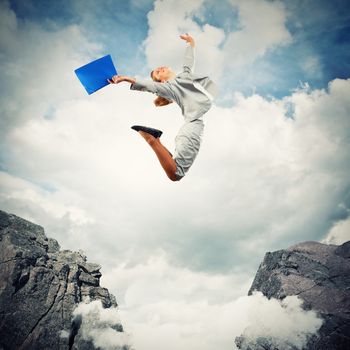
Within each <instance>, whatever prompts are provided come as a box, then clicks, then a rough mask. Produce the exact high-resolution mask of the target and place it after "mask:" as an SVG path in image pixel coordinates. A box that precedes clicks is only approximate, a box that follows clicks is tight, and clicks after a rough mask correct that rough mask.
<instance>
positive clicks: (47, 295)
mask: <svg viewBox="0 0 350 350" xmlns="http://www.w3.org/2000/svg"><path fill="white" fill-rule="evenodd" d="M100 268H101V267H100V266H99V265H97V264H93V263H89V262H87V260H86V256H85V255H84V254H83V253H82V252H72V251H68V250H60V246H59V244H58V243H57V241H56V240H54V239H52V238H47V237H46V236H45V233H44V230H43V228H42V227H40V226H38V225H35V224H33V223H31V222H28V221H26V220H24V219H21V218H19V217H17V216H15V215H10V214H7V213H5V212H3V211H0V349H1V350H9V349H16V350H17V349H33V350H34V349H36V350H38V349H45V350H46V349H52V350H54V349H60V350H61V349H79V350H90V349H91V350H92V349H96V347H95V346H94V344H93V343H92V341H91V340H89V339H88V340H86V337H85V338H84V337H83V336H82V335H81V332H79V330H80V325H81V322H82V319H81V316H80V317H78V316H77V317H73V311H74V310H75V309H76V307H77V305H78V304H79V303H80V302H82V301H83V300H84V299H86V298H89V299H90V300H100V301H101V302H102V305H103V308H115V307H116V306H117V303H116V301H115V298H114V297H113V295H111V294H110V293H109V292H108V290H107V289H106V288H102V287H101V286H100V283H99V279H100V277H101V273H100ZM112 328H113V329H114V330H115V331H117V332H123V327H122V326H121V324H120V323H119V322H118V321H117V320H116V322H115V324H114V325H112ZM116 349H127V347H125V346H123V347H116Z"/></svg>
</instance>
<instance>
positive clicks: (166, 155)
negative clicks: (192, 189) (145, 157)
mask: <svg viewBox="0 0 350 350" xmlns="http://www.w3.org/2000/svg"><path fill="white" fill-rule="evenodd" d="M139 134H140V135H141V136H142V137H143V138H144V139H145V140H146V142H147V143H148V144H149V145H150V146H151V148H152V149H153V151H154V153H155V154H156V155H157V157H158V160H159V162H160V164H161V166H162V167H163V169H164V171H165V172H166V174H167V176H168V178H169V179H170V180H172V181H177V180H178V178H177V176H176V175H175V172H176V163H175V161H174V159H173V157H172V156H171V154H170V152H169V151H168V150H167V149H166V148H165V147H164V146H163V145H162V144H161V142H160V139H159V138H155V137H154V136H152V135H151V134H148V133H147V132H144V131H139Z"/></svg>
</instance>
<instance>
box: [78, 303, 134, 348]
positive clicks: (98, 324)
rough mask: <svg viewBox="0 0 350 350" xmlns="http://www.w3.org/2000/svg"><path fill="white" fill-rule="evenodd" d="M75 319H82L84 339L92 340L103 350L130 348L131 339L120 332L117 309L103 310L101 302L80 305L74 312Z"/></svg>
mask: <svg viewBox="0 0 350 350" xmlns="http://www.w3.org/2000/svg"><path fill="white" fill-rule="evenodd" d="M73 316H74V317H81V319H82V322H81V326H80V329H79V334H80V335H81V337H82V339H85V340H90V341H92V342H93V344H94V345H95V347H96V348H99V349H101V350H118V349H119V350H122V349H123V350H125V349H129V348H130V347H129V346H130V337H129V335H128V334H127V333H125V332H118V331H117V330H116V329H115V327H116V326H118V325H120V324H121V322H120V318H119V314H118V310H117V308H107V309H105V308H103V306H102V303H101V301H100V300H94V301H91V302H90V301H87V302H82V303H80V304H79V305H78V306H77V308H76V309H75V310H74V311H73Z"/></svg>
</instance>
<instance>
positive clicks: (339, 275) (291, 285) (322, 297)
mask: <svg viewBox="0 0 350 350" xmlns="http://www.w3.org/2000/svg"><path fill="white" fill-rule="evenodd" d="M254 291H260V292H262V293H263V294H264V295H265V296H266V297H267V298H269V299H270V298H276V299H279V300H282V299H284V298H285V297H286V296H290V295H296V296H298V297H299V298H301V299H302V300H303V308H304V309H305V310H314V311H316V312H317V314H318V315H319V316H320V317H321V318H322V319H323V324H322V326H321V328H320V329H319V332H318V334H316V335H314V336H312V337H311V338H310V339H309V341H308V343H307V346H306V348H305V349H307V350H321V349H322V350H345V349H350V241H348V242H346V243H344V244H343V245H340V246H336V245H327V244H322V243H318V242H304V243H300V244H297V245H294V246H292V247H290V248H288V249H285V250H279V251H275V252H272V253H270V252H269V253H266V255H265V257H264V260H263V262H262V263H261V264H260V267H259V269H258V271H257V274H256V276H255V279H254V281H253V284H252V286H251V288H250V290H249V292H248V294H249V295H251V294H252V293H253V292H254ZM235 343H236V345H237V347H238V348H239V349H242V350H272V349H273V350H275V349H276V347H275V346H274V344H273V342H272V341H271V339H266V338H258V339H253V340H252V339H247V338H246V337H244V335H242V336H240V337H237V338H236V340H235ZM288 349H295V348H294V347H292V346H291V347H290V348H288Z"/></svg>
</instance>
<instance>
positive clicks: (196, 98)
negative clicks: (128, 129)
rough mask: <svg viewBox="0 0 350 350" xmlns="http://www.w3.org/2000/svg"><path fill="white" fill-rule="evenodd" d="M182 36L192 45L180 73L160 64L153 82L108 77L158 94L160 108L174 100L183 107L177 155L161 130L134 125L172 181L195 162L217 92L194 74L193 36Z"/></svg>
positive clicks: (176, 148)
mask: <svg viewBox="0 0 350 350" xmlns="http://www.w3.org/2000/svg"><path fill="white" fill-rule="evenodd" d="M180 38H181V39H183V40H185V41H186V42H187V43H188V44H189V45H188V46H187V48H186V51H185V57H184V64H183V71H182V72H181V73H180V74H178V75H176V74H175V73H174V72H173V71H172V70H171V68H170V67H158V68H156V69H154V70H153V71H152V72H151V78H152V80H153V82H148V81H139V80H138V81H136V79H135V78H130V77H127V76H118V75H115V76H114V77H112V78H111V79H110V80H108V81H109V83H111V84H118V83H120V82H122V81H126V82H129V83H131V86H130V89H131V90H139V91H148V92H151V93H154V94H156V95H157V96H158V97H157V98H156V99H155V101H154V103H155V105H156V106H157V107H160V106H165V105H167V104H169V103H171V102H173V101H175V102H176V103H177V104H178V105H179V107H180V108H181V110H182V115H183V116H184V119H185V123H184V125H183V126H182V127H181V128H180V130H179V132H178V134H177V136H176V138H175V154H174V157H173V156H172V155H171V153H170V152H169V151H168V150H167V149H166V148H165V147H164V146H163V145H162V143H161V142H160V136H161V135H162V131H160V130H157V129H153V128H148V127H145V126H139V125H134V126H132V129H134V130H136V131H138V132H139V133H140V135H141V136H142V137H143V138H144V139H145V140H146V142H147V143H148V144H149V145H150V146H151V147H152V149H153V151H154V152H155V154H156V155H157V157H158V159H159V162H160V164H161V166H162V167H163V169H164V171H165V172H166V174H167V176H168V177H169V179H170V180H172V181H178V180H180V179H182V178H183V177H184V176H185V174H186V172H187V171H188V170H189V169H190V167H191V165H192V164H193V162H194V160H195V158H196V156H197V154H198V151H199V147H200V144H201V138H202V134H203V128H204V123H203V115H204V114H205V113H206V112H207V111H208V110H209V109H210V107H211V104H212V100H213V96H214V95H216V86H215V84H214V83H213V82H212V81H211V80H210V79H209V78H208V77H206V76H197V75H194V74H193V67H194V46H195V42H194V39H193V38H192V37H191V36H190V35H188V34H184V35H180Z"/></svg>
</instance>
